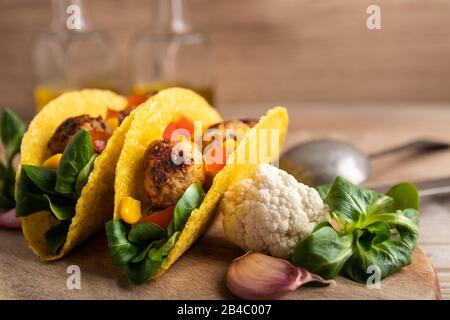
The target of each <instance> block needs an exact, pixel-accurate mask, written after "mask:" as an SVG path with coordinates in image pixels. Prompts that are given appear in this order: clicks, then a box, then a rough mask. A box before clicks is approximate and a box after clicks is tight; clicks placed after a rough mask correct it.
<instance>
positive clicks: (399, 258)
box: [344, 209, 419, 283]
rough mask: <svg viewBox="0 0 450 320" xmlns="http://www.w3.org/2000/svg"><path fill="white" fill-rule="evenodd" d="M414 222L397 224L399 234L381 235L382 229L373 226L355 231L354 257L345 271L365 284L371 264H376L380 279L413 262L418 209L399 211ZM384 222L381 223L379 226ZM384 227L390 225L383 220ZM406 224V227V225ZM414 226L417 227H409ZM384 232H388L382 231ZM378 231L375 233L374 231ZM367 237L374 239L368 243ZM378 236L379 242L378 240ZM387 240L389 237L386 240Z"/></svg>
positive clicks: (396, 229) (348, 275)
mask: <svg viewBox="0 0 450 320" xmlns="http://www.w3.org/2000/svg"><path fill="white" fill-rule="evenodd" d="M400 214H401V215H402V216H404V217H406V218H407V219H409V220H410V221H411V224H402V225H398V226H397V227H396V228H395V232H394V234H395V235H397V237H393V236H391V235H390V236H389V237H387V238H388V239H386V236H385V235H383V236H382V237H381V236H380V235H379V233H380V229H376V228H374V225H375V224H373V225H370V226H369V227H368V228H366V229H362V230H361V229H357V230H355V232H354V233H355V246H354V248H353V252H354V254H353V256H352V257H351V258H350V259H349V260H348V262H347V264H346V265H345V267H344V272H345V275H346V276H347V277H349V278H350V279H352V280H354V281H357V282H361V283H364V282H366V281H367V278H368V277H369V276H370V275H371V274H372V273H368V271H369V270H368V267H369V266H376V267H377V268H378V270H379V271H380V277H381V279H383V278H385V277H386V276H388V275H389V274H391V273H393V272H395V271H397V270H398V269H400V268H402V267H403V266H406V265H408V264H410V263H411V257H412V251H413V250H414V247H415V245H416V242H417V239H418V235H419V233H418V225H416V223H418V212H417V211H416V210H414V209H407V210H405V211H404V212H402V213H400ZM380 224H383V223H378V224H376V225H378V226H379V225H380ZM384 225H385V227H384V228H386V226H387V224H386V223H384ZM406 225H407V226H406ZM408 226H409V227H410V226H414V228H409V227H408ZM381 232H383V233H385V232H386V231H385V230H384V231H381ZM374 233H375V234H374ZM367 239H373V240H372V241H371V242H370V243H368V240H367ZM377 239H378V241H376V240H377ZM383 239H386V240H383Z"/></svg>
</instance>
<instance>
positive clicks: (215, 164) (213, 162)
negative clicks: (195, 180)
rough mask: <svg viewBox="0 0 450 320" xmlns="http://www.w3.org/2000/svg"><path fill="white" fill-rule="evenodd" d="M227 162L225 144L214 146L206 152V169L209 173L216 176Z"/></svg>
mask: <svg viewBox="0 0 450 320" xmlns="http://www.w3.org/2000/svg"><path fill="white" fill-rule="evenodd" d="M216 152H217V154H216ZM226 162H227V154H226V149H225V146H223V145H220V146H216V147H214V148H212V149H211V150H210V151H209V152H207V153H206V154H205V170H206V173H207V175H208V176H210V177H215V176H216V174H218V173H219V171H220V170H222V169H223V167H225V165H226Z"/></svg>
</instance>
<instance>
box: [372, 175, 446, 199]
mask: <svg viewBox="0 0 450 320" xmlns="http://www.w3.org/2000/svg"><path fill="white" fill-rule="evenodd" d="M415 185H416V187H417V189H418V190H419V194H420V196H421V197H429V196H436V195H442V194H450V177H445V178H438V179H430V180H423V181H416V182H415ZM364 186H365V187H366V188H369V189H373V190H375V191H378V192H383V193H384V192H387V191H388V190H389V188H390V187H391V186H392V184H389V185H387V184H373V185H364Z"/></svg>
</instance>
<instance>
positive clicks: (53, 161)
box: [42, 153, 62, 169]
mask: <svg viewBox="0 0 450 320" xmlns="http://www.w3.org/2000/svg"><path fill="white" fill-rule="evenodd" d="M61 157H62V153H57V154H55V155H53V156H51V157H50V158H48V159H47V160H45V161H44V163H43V164H42V166H43V167H45V168H48V169H58V167H59V162H60V161H61Z"/></svg>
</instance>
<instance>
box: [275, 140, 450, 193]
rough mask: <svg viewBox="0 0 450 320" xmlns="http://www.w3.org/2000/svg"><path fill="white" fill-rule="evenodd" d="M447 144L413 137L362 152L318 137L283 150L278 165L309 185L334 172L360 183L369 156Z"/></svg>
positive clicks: (328, 179) (366, 173)
mask: <svg viewBox="0 0 450 320" xmlns="http://www.w3.org/2000/svg"><path fill="white" fill-rule="evenodd" d="M449 147H450V145H449V144H448V143H443V142H436V141H430V140H414V141H411V142H408V143H404V144H401V145H398V146H394V147H392V148H388V149H385V150H382V151H379V152H376V153H373V154H369V155H366V154H364V153H363V152H362V151H361V150H359V149H357V148H356V147H355V146H354V145H352V144H350V143H347V142H344V141H340V140H331V139H321V140H313V141H309V142H306V143H301V144H298V145H296V146H294V147H293V148H291V149H290V150H288V151H287V152H285V153H284V154H283V155H282V156H281V158H280V167H281V168H282V169H283V170H286V171H287V172H289V173H291V174H292V175H294V176H295V177H296V178H297V179H298V180H300V181H302V182H304V183H306V184H309V185H312V186H315V185H320V184H325V183H330V182H332V181H333V180H334V178H335V177H336V176H343V177H344V178H346V179H348V180H350V181H351V182H353V183H355V184H360V183H362V182H364V181H365V180H367V178H368V177H369V175H370V172H371V163H370V161H371V160H373V159H376V158H379V157H382V156H385V155H388V154H393V153H397V152H400V151H406V150H411V151H417V152H426V151H436V150H443V149H447V148H449Z"/></svg>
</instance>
